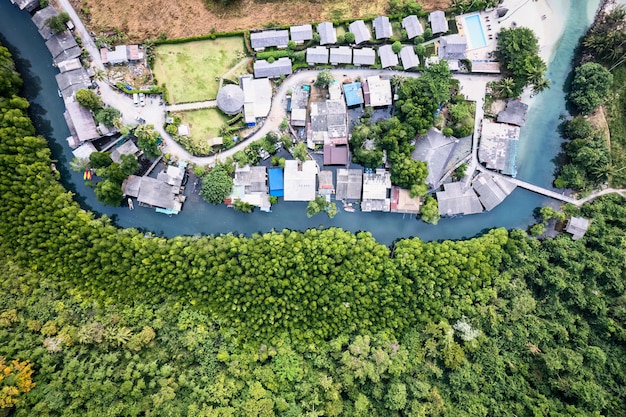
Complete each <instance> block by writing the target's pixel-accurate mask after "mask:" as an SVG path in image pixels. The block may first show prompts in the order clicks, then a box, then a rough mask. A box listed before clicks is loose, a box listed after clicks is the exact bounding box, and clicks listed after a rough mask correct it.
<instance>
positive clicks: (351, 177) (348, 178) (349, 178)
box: [335, 168, 363, 201]
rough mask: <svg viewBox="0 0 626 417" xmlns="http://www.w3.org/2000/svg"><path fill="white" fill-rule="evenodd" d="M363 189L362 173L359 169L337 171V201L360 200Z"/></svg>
mask: <svg viewBox="0 0 626 417" xmlns="http://www.w3.org/2000/svg"><path fill="white" fill-rule="evenodd" d="M362 187H363V171H362V170H360V169H344V168H341V169H338V170H337V194H336V195H335V198H336V199H337V200H338V201H344V200H360V199H361V189H362Z"/></svg>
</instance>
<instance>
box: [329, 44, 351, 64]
mask: <svg viewBox="0 0 626 417" xmlns="http://www.w3.org/2000/svg"><path fill="white" fill-rule="evenodd" d="M330 63H331V64H332V65H340V64H352V48H350V47H349V46H340V47H339V48H330Z"/></svg>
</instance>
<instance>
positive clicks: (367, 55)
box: [352, 48, 376, 65]
mask: <svg viewBox="0 0 626 417" xmlns="http://www.w3.org/2000/svg"><path fill="white" fill-rule="evenodd" d="M352 55H353V58H352V61H353V63H354V65H374V64H375V63H376V52H375V51H374V49H373V48H361V49H353V50H352Z"/></svg>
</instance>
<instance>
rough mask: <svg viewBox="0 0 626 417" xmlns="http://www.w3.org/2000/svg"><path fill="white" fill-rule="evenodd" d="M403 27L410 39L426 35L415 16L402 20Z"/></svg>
mask: <svg viewBox="0 0 626 417" xmlns="http://www.w3.org/2000/svg"><path fill="white" fill-rule="evenodd" d="M402 27H403V28H404V30H406V36H407V37H408V38H409V39H413V38H415V37H416V36H421V35H423V34H424V28H423V27H422V24H421V23H420V21H419V19H418V18H417V16H415V15H411V16H407V17H405V18H404V19H402Z"/></svg>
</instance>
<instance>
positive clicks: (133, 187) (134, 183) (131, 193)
mask: <svg viewBox="0 0 626 417" xmlns="http://www.w3.org/2000/svg"><path fill="white" fill-rule="evenodd" d="M140 187H141V177H139V176H137V175H131V176H129V177H128V178H126V179H125V180H124V182H122V191H123V192H124V194H126V196H128V197H135V198H136V197H137V196H138V195H139V188H140Z"/></svg>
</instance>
